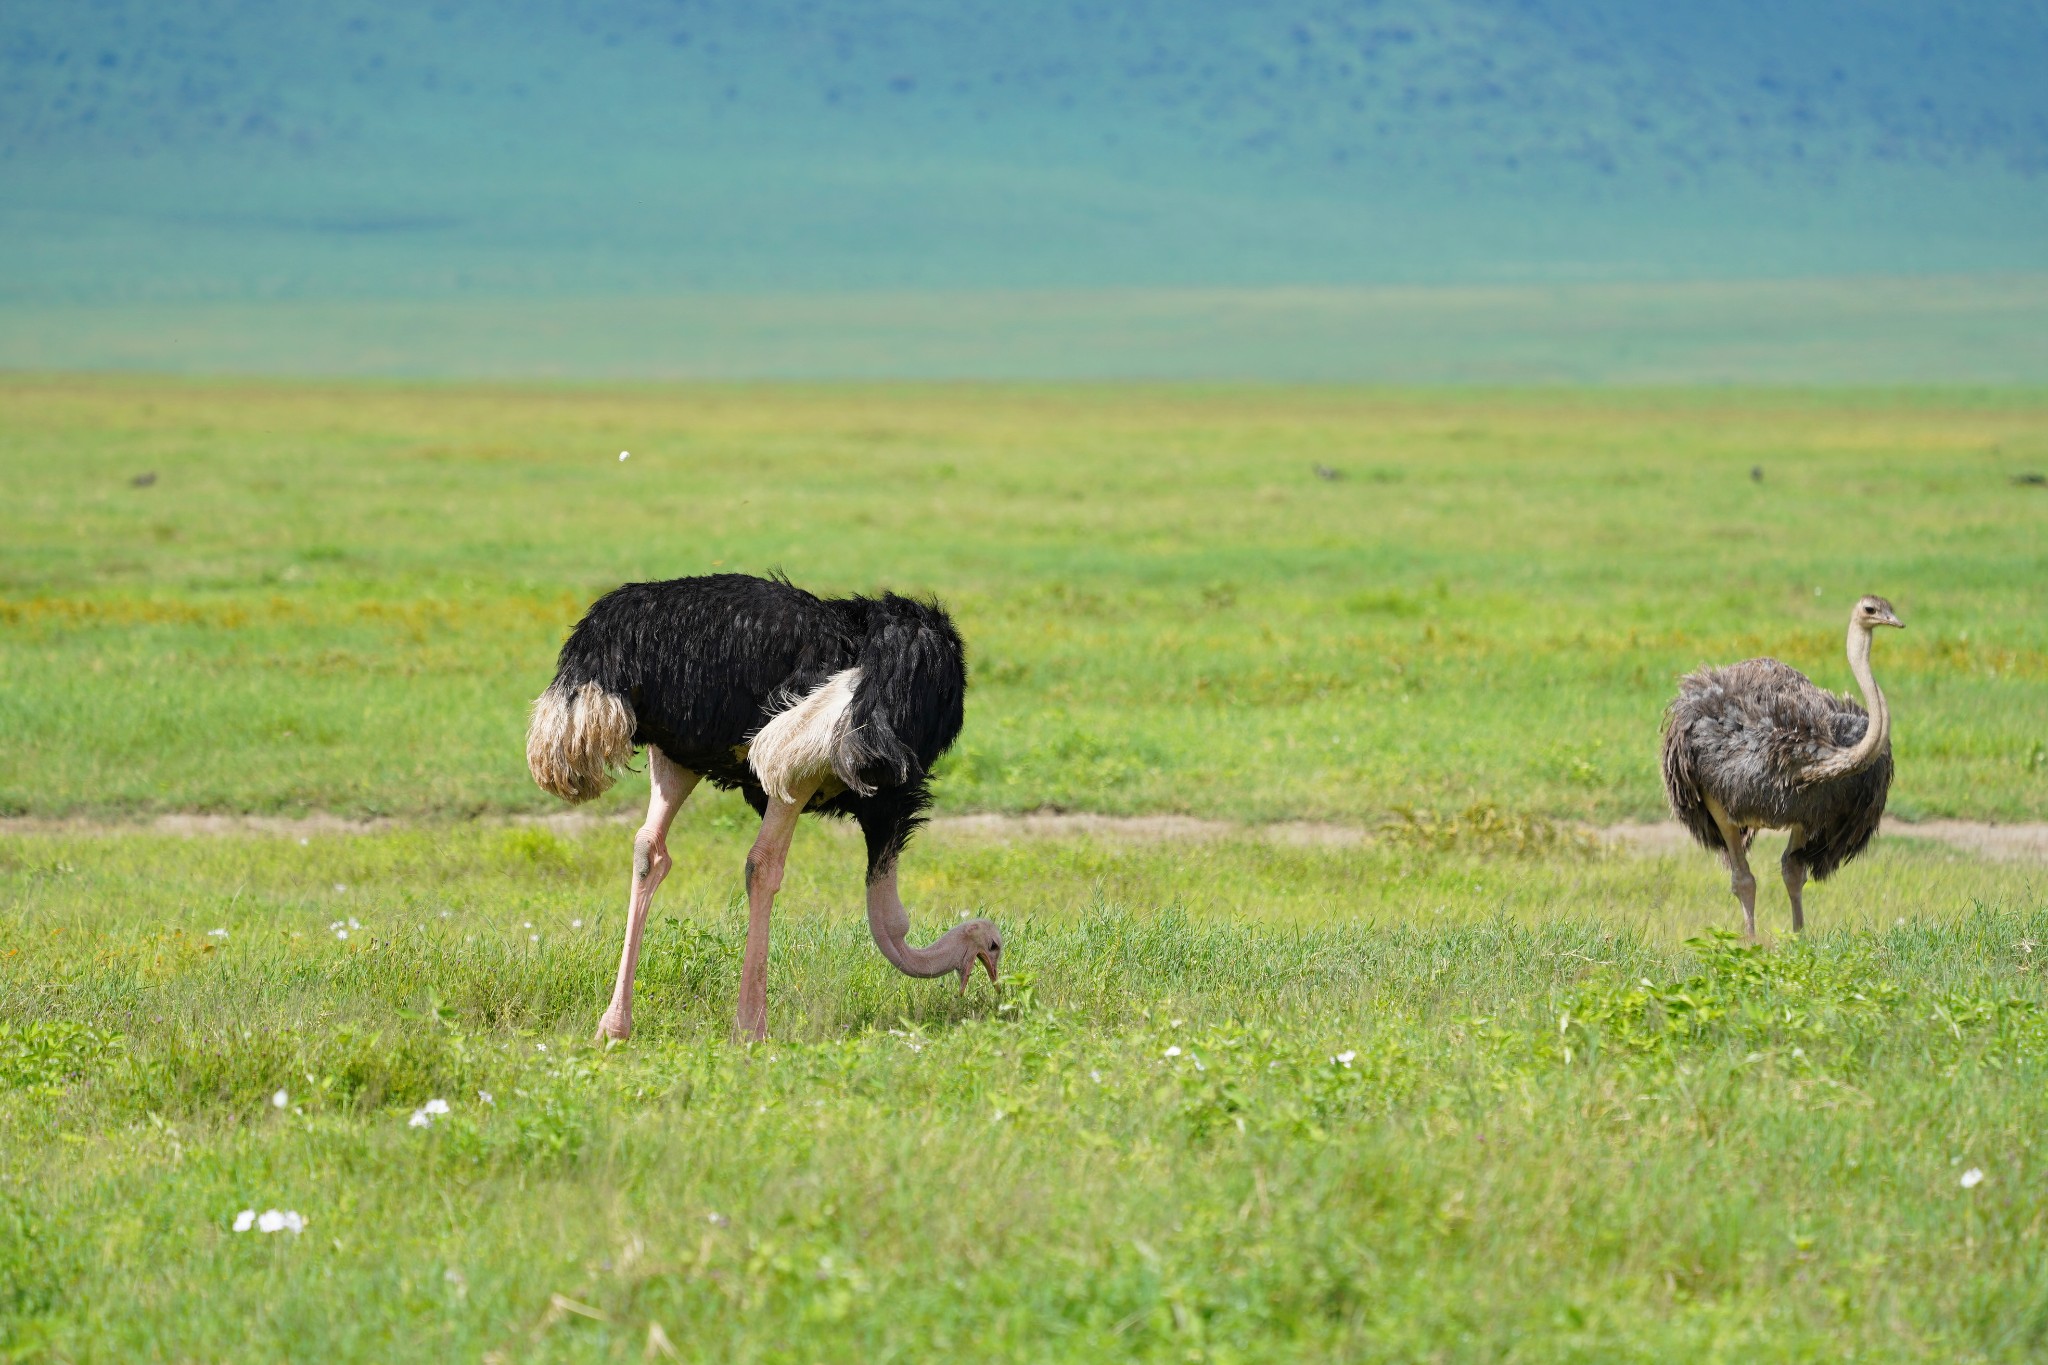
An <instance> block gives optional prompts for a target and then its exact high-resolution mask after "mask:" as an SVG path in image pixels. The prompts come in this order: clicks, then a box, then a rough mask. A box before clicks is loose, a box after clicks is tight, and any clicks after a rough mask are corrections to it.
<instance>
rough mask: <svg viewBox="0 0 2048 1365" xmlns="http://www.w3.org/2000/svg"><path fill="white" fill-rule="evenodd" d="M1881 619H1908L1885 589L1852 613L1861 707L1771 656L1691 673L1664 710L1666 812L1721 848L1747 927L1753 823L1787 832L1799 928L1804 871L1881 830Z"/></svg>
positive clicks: (1849, 853) (1751, 912)
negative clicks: (1875, 664) (1875, 662)
mask: <svg viewBox="0 0 2048 1365" xmlns="http://www.w3.org/2000/svg"><path fill="white" fill-rule="evenodd" d="M1879 626H1896V627H1899V628H1900V629H1904V628H1905V622H1903V621H1901V620H1899V618H1898V614H1897V613H1896V612H1894V611H1893V610H1892V604H1891V603H1889V602H1887V601H1885V600H1884V599H1883V598H1882V597H1866V598H1864V599H1863V600H1862V601H1860V602H1858V603H1857V604H1856V606H1855V608H1854V609H1853V610H1851V611H1850V613H1849V671H1850V672H1851V673H1853V674H1855V675H1856V683H1857V685H1858V686H1859V687H1861V688H1862V689H1863V703H1864V705H1863V706H1858V705H1857V704H1856V703H1855V702H1854V701H1853V700H1851V699H1850V698H1848V697H1843V696H1836V695H1835V694H1834V693H1832V692H1829V691H1827V690H1825V689H1823V688H1819V687H1816V686H1814V685H1813V683H1812V682H1811V681H1810V680H1809V679H1808V678H1807V676H1806V675H1805V674H1804V673H1801V672H1800V671H1799V670H1798V669H1796V668H1792V667H1789V666H1788V665H1786V664H1782V663H1780V662H1778V661H1777V660H1776V659H1746V660H1744V661H1743V662H1742V663H1739V664H1730V665H1729V666H1728V667H1726V668H1703V669H1700V670H1699V671H1698V672H1696V673H1689V674H1687V675H1686V676H1685V678H1684V679H1683V680H1681V681H1680V683H1679V685H1678V697H1677V699H1676V700H1674V701H1673V702H1672V703H1671V707H1670V709H1669V710H1668V711H1666V712H1665V714H1664V794H1665V795H1666V796H1667V797H1668V798H1669V799H1670V801H1671V813H1672V814H1673V815H1676V816H1677V817H1678V818H1679V820H1681V821H1682V822H1684V824H1685V827H1686V828H1687V829H1688V830H1690V831H1691V832H1692V837H1693V838H1695V839H1697V840H1698V841H1699V842H1700V844H1701V845H1702V846H1703V847H1705V848H1712V849H1720V850H1722V851H1723V852H1724V853H1726V855H1727V858H1728V872H1729V886H1730V889H1732V890H1733V891H1734V893H1735V897H1736V899H1737V900H1739V901H1741V902H1742V918H1743V923H1744V927H1745V928H1746V929H1747V931H1748V933H1749V936H1750V937H1751V938H1755V937H1756V878H1755V877H1753V876H1751V875H1750V871H1749V858H1748V856H1747V855H1748V852H1749V841H1750V839H1751V837H1752V836H1753V835H1754V834H1755V833H1756V831H1757V830H1759V829H1783V830H1789V831H1790V832H1791V837H1790V838H1789V839H1788V840H1787V842H1786V845H1785V856H1784V858H1783V859H1782V860H1781V861H1780V863H1779V867H1780V869H1781V870H1782V872H1783V873H1784V877H1785V892H1786V894H1787V895H1788V896H1790V897H1791V899H1792V930H1793V932H1794V933H1800V932H1803V931H1804V930H1805V928H1806V916H1805V912H1804V910H1803V909H1802V908H1801V906H1800V900H1799V896H1800V892H1801V890H1802V889H1803V888H1804V887H1805V885H1806V878H1807V874H1808V873H1811V874H1812V875H1813V878H1814V880H1815V881H1825V880H1826V879H1827V877H1828V875H1829V874H1830V873H1832V872H1833V871H1834V870H1835V869H1836V868H1838V867H1840V866H1841V865H1842V864H1843V863H1846V862H1848V861H1849V860H1850V859H1851V858H1853V857H1855V856H1856V855H1857V854H1859V853H1861V852H1862V851H1863V847H1864V845H1866V844H1868V843H1869V842H1870V836H1871V835H1872V834H1875V833H1876V832H1877V821H1878V817H1879V816H1881V815H1883V814H1884V799H1885V794H1886V792H1887V791H1889V790H1890V788H1891V785H1892V745H1891V721H1892V718H1891V710H1890V708H1889V707H1887V706H1886V705H1885V700H1884V693H1883V692H1881V691H1879V690H1878V687H1877V683H1876V682H1875V681H1873V680H1872V678H1871V676H1870V635H1871V632H1872V631H1874V630H1876V629H1877V628H1878V627H1879ZM1866 706H1867V707H1868V708H1869V710H1868V712H1867V713H1866V711H1865V710H1864V707H1866Z"/></svg>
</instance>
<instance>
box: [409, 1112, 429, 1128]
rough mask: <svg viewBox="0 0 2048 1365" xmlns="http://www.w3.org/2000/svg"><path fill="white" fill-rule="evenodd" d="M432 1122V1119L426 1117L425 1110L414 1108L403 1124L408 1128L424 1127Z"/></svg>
mask: <svg viewBox="0 0 2048 1365" xmlns="http://www.w3.org/2000/svg"><path fill="white" fill-rule="evenodd" d="M432 1122H433V1120H432V1119H430V1118H428V1117H427V1111H426V1110H424V1109H415V1110H413V1111H412V1117H411V1118H409V1119H407V1120H406V1121H405V1126H406V1127H408V1128H424V1127H426V1126H427V1125H428V1124H430V1123H432Z"/></svg>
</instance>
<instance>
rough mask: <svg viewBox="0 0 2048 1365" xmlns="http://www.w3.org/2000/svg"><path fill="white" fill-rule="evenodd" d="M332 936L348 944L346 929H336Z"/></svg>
mask: <svg viewBox="0 0 2048 1365" xmlns="http://www.w3.org/2000/svg"><path fill="white" fill-rule="evenodd" d="M334 936H335V937H336V938H338V939H340V940H341V941H342V942H343V943H346V942H348V930H346V929H336V930H335V931H334Z"/></svg>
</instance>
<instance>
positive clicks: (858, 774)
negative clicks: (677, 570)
mask: <svg viewBox="0 0 2048 1365" xmlns="http://www.w3.org/2000/svg"><path fill="white" fill-rule="evenodd" d="M966 694H967V659H966V653H965V650H964V648H963V647H962V645H961V643H960V634H959V632H958V631H957V630H955V629H954V627H953V622H952V618H950V617H949V616H947V615H946V612H945V610H944V609H943V608H942V607H940V606H939V605H938V604H937V603H936V602H919V601H913V600H912V599H910V598H907V597H899V596H897V595H896V594H894V593H883V594H882V595H881V596H880V597H841V598H818V597H814V596H812V595H811V594H810V593H807V592H805V591H804V590H803V589H801V588H798V587H796V586H794V585H792V584H790V583H789V582H787V581H785V580H782V579H762V578H752V577H749V576H747V575H745V574H713V575H710V576H708V577H704V578H675V579H670V580H668V581H667V582H662V583H628V584H626V585H625V586H623V587H620V588H616V589H614V590H613V591H611V592H609V593H606V594H605V595H604V596H603V597H600V598H599V599H598V600H597V601H596V602H594V603H592V604H591V607H590V610H589V611H587V612H585V613H584V616H583V620H582V621H580V622H579V623H578V624H577V626H576V629H575V630H573V631H571V632H570V633H569V639H568V641H567V642H566V643H565V644H563V646H562V653H561V658H560V661H559V662H558V664H557V666H556V670H555V680H554V683H553V684H552V685H551V686H550V687H549V688H548V690H547V691H545V692H543V693H541V695H540V698H539V700H537V701H535V702H534V704H533V722H532V725H531V727H530V728H529V729H528V731H527V734H526V762H527V766H528V768H530V769H531V770H532V772H533V780H534V781H536V782H538V783H539V784H540V785H541V786H542V787H544V788H545V789H547V790H548V791H550V792H553V793H554V794H555V795H556V796H559V797H561V798H562V799H563V800H565V801H572V802H575V801H588V800H590V799H591V798H592V797H594V796H597V795H598V794H599V793H601V792H603V791H604V790H605V788H607V787H609V786H610V785H611V782H612V775H611V772H610V770H611V769H613V768H617V767H622V766H624V764H625V762H626V760H627V759H628V758H630V757H631V756H632V753H633V750H634V749H636V748H638V747H641V746H643V745H644V746H645V747H646V749H647V759H648V761H647V769H648V773H649V775H650V777H651V778H652V779H653V780H652V783H651V785H652V787H653V791H652V792H651V793H650V796H649V800H648V806H647V819H646V821H645V822H644V823H643V824H642V825H641V826H640V832H639V834H638V835H637V836H636V837H635V838H634V840H633V885H632V896H631V899H630V901H629V902H628V904H627V909H626V944H625V948H624V949H623V951H622V952H621V953H620V956H619V972H618V977H617V980H616V982H615V984H614V986H613V989H612V999H611V1004H610V1006H609V1007H608V1008H607V1009H606V1010H605V1012H604V1018H603V1020H602V1021H601V1022H600V1023H599V1024H598V1032H599V1033H600V1034H601V1035H602V1036H604V1037H607V1038H624V1037H626V1036H627V1035H628V1034H629V1033H630V1032H631V1031H632V1027H633V974H634V971H635V969H636V967H637V965H638V963H639V960H640V940H641V935H642V933H643V932H644V930H645V928H646V925H647V911H648V907H649V906H650V905H651V904H652V903H653V900H654V889H655V887H657V886H659V885H660V884H661V880H662V878H663V877H665V876H666V875H667V874H668V870H669V866H670V862H671V860H670V858H669V852H668V830H669V824H670V823H671V822H672V821H673V820H674V819H675V816H676V811H677V810H678V809H680V808H681V806H682V804H683V801H684V799H685V798H687V797H688V796H689V794H690V790H691V789H692V788H693V787H695V786H696V785H697V782H698V780H699V779H701V778H709V779H710V780H711V784H712V785H713V786H716V787H723V788H727V789H731V788H735V787H736V788H738V789H739V791H740V793H741V794H742V795H743V796H745V797H746V799H747V804H749V805H751V806H752V807H753V808H754V809H755V810H756V811H758V812H760V813H761V833H760V837H759V838H757V839H755V840H754V847H753V849H752V851H750V852H749V853H748V854H747V864H746V890H747V948H746V957H745V959H744V961H743V963H742V965H741V969H740V990H739V1008H738V1012H737V1016H736V1018H735V1021H734V1032H735V1033H736V1034H737V1035H738V1036H739V1037H740V1038H742V1039H759V1038H764V1037H766V1036H767V1033H768V916H769V912H770V910H771V909H772V908H773V907H774V904H775V893H776V891H777V890H779V889H780V888H781V886H782V870H783V864H784V861H785V860H786V858H787V857H788V855H789V844H790V839H791V838H792V837H793V836H794V835H795V833H796V821H797V816H799V815H800V814H802V813H803V812H805V811H816V812H817V813H818V814H821V815H839V816H852V817H853V819H854V820H855V821H857V822H858V823H859V825H860V828H861V833H862V834H863V835H865V836H866V838H867V849H868V877H867V882H868V888H867V900H868V931H869V933H870V934H872V935H873V937H874V940H875V946H876V947H877V948H879V949H881V952H882V956H883V957H886V958H887V959H888V960H889V962H890V964H891V965H892V966H894V967H895V968H896V970H897V971H899V972H902V973H903V974H904V975H905V976H918V977H933V976H944V975H950V974H958V976H959V978H960V989H961V990H963V991H964V990H966V989H967V979H968V975H969V974H970V973H971V972H972V971H973V969H974V967H975V965H976V964H977V963H979V964H980V965H981V966H982V967H984V968H986V969H987V971H988V978H989V980H990V981H992V982H993V981H994V980H995V979H996V970H997V967H998V966H999V964H1000V963H1001V960H1002V953H1003V940H1002V935H1001V934H1000V933H998V932H997V931H996V926H995V925H994V924H993V923H991V922H990V921H988V920H985V919H970V920H966V921H963V922H962V923H960V924H956V925H954V926H953V927H952V928H951V929H949V930H947V931H946V932H945V933H944V934H943V935H941V936H940V937H939V938H938V940H937V941H936V942H934V943H932V944H931V946H929V947H926V948H918V947H913V946H912V945H911V944H910V943H908V942H907V941H906V935H907V934H908V933H909V932H910V916H909V913H908V912H907V911H906V910H905V909H904V908H903V901H902V898H901V897H900V896H899V895H898V894H897V890H896V860H897V856H898V855H899V854H901V853H902V852H903V846H904V845H905V844H906V843H908V842H909V841H910V836H911V835H912V834H913V833H915V832H916V830H917V828H918V826H920V825H922V824H923V823H924V819H925V815H924V813H925V810H926V808H927V807H929V806H930V805H931V794H930V790H929V787H928V783H929V781H930V776H931V770H932V765H933V764H934V763H936V762H938V759H939V755H941V754H943V753H945V752H946V750H947V749H948V748H950V747H951V746H952V743H953V740H954V739H955V738H956V737H957V736H958V735H959V733H960V724H961V720H962V716H963V704H964V702H965V699H966Z"/></svg>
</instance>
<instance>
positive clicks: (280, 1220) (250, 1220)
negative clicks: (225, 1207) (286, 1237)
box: [235, 1209, 306, 1236]
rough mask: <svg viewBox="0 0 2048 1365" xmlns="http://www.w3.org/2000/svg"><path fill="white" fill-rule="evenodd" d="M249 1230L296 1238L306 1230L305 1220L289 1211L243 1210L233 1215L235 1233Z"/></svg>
mask: <svg viewBox="0 0 2048 1365" xmlns="http://www.w3.org/2000/svg"><path fill="white" fill-rule="evenodd" d="M250 1228H254V1229H256V1231H258V1232H289V1233H291V1234H293V1235H294V1236H296V1235H298V1234H299V1233H301V1232H304V1231H305V1230H306V1219H305V1217H304V1216H303V1215H301V1214H299V1213H296V1212H294V1211H293V1210H291V1209H281V1210H280V1209H265V1210H264V1211H263V1212H261V1213H258V1212H256V1210H254V1209H243V1210H242V1211H241V1212H240V1213H238V1214H236V1215H235V1231H236V1232H247V1231H248V1230H249V1229H250Z"/></svg>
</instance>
